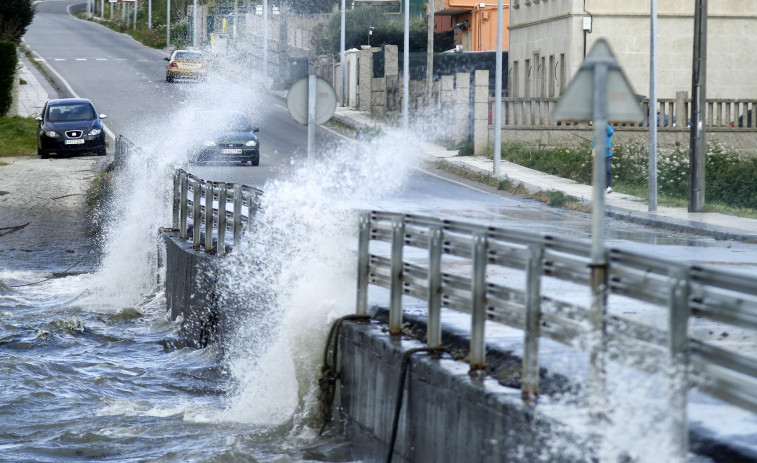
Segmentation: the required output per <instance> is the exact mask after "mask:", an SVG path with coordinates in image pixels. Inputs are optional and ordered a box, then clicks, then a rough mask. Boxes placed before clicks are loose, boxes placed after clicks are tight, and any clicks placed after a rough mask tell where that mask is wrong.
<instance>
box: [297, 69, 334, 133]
mask: <svg viewBox="0 0 757 463" xmlns="http://www.w3.org/2000/svg"><path fill="white" fill-rule="evenodd" d="M315 94H316V99H315V123H316V124H323V123H324V122H326V121H327V120H329V119H331V116H333V115H334V110H335V109H336V92H334V89H333V88H332V87H331V84H329V83H328V82H327V81H326V80H324V79H322V78H320V77H316V82H315ZM287 109H288V110H289V114H291V115H292V117H293V118H294V120H296V121H297V122H299V123H300V124H303V125H307V123H308V78H307V77H303V78H302V79H300V80H298V81H297V82H295V83H294V84H293V85H292V88H290V89H289V92H288V93H287Z"/></svg>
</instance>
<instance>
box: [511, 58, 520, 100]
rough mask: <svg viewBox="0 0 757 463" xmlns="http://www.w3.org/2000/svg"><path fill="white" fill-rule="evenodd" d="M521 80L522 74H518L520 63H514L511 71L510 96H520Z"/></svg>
mask: <svg viewBox="0 0 757 463" xmlns="http://www.w3.org/2000/svg"><path fill="white" fill-rule="evenodd" d="M519 80H520V74H519V73H518V62H517V61H513V68H512V69H511V70H510V79H508V81H509V82H510V96H513V97H518V96H520V92H519V90H520V89H519V88H518V87H519V85H518V81H519Z"/></svg>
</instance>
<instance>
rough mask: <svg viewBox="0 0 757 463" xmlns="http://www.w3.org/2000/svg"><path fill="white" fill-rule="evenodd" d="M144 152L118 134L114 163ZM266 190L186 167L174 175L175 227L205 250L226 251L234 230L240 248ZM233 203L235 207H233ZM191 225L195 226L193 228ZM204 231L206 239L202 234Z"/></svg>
mask: <svg viewBox="0 0 757 463" xmlns="http://www.w3.org/2000/svg"><path fill="white" fill-rule="evenodd" d="M140 152H141V148H139V146H137V145H136V144H135V143H134V142H133V141H131V140H129V139H128V138H127V137H125V136H123V135H119V136H118V137H117V138H116V150H115V155H114V164H115V167H116V168H122V167H123V166H124V163H125V162H126V159H127V158H128V157H129V156H131V155H134V154H138V153H140ZM262 194H263V191H262V190H259V189H258V188H255V187H251V186H247V185H242V184H238V183H226V182H211V181H208V180H203V179H201V178H199V177H196V176H194V175H192V174H190V173H188V172H187V171H185V170H183V169H179V170H177V171H176V172H174V178H173V208H172V209H173V228H174V229H177V230H179V237H180V238H181V239H183V240H187V239H189V232H190V230H191V232H192V246H193V247H194V248H195V249H199V248H200V247H201V245H203V244H204V249H205V252H213V242H214V239H213V238H215V242H216V254H217V255H219V256H223V255H224V254H226V232H227V231H228V232H231V235H232V237H233V241H232V242H233V246H234V247H235V248H236V247H238V246H239V243H240V242H241V239H242V232H243V230H244V229H245V228H247V229H249V228H250V227H251V226H252V223H253V221H252V218H253V217H254V216H255V214H256V213H257V211H258V210H259V209H260V197H261V196H262ZM229 206H231V209H229ZM190 227H191V228H190ZM203 235H204V237H205V239H204V243H201V241H202V239H201V237H202V236H203Z"/></svg>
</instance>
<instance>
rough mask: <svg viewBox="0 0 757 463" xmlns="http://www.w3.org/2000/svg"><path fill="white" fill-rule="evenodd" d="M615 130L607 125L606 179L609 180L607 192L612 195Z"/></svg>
mask: <svg viewBox="0 0 757 463" xmlns="http://www.w3.org/2000/svg"><path fill="white" fill-rule="evenodd" d="M614 133H615V130H614V129H613V128H612V126H611V125H610V124H607V154H606V157H605V178H606V179H607V183H606V185H607V192H608V193H612V134H614Z"/></svg>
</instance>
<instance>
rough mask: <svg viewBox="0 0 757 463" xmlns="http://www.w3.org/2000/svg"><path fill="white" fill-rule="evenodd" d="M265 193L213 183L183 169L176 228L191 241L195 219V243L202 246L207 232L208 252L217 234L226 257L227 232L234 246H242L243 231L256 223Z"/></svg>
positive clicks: (177, 181)
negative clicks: (190, 234) (190, 236)
mask: <svg viewBox="0 0 757 463" xmlns="http://www.w3.org/2000/svg"><path fill="white" fill-rule="evenodd" d="M262 194H263V192H262V191H261V190H259V189H257V188H254V187H251V186H247V185H241V184H238V183H226V182H211V181H207V180H203V179H201V178H199V177H196V176H194V175H192V174H190V173H188V172H186V171H185V170H183V169H179V170H177V171H176V172H175V173H174V180H173V228H175V229H178V230H179V237H180V238H181V239H183V240H187V239H189V232H190V222H191V231H192V246H193V247H194V248H195V249H199V248H200V246H201V245H202V244H201V241H202V239H201V237H202V236H203V234H204V238H205V239H204V248H205V252H212V251H213V237H214V236H215V241H216V254H217V255H219V256H223V255H224V254H225V253H226V232H227V231H228V232H231V234H232V236H233V246H234V247H235V248H236V247H238V246H239V244H240V242H241V239H242V232H243V230H244V229H246V228H247V229H249V228H250V227H251V226H252V223H253V220H252V218H253V217H254V216H255V214H256V213H257V211H258V210H259V208H260V196H261V195H262Z"/></svg>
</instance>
